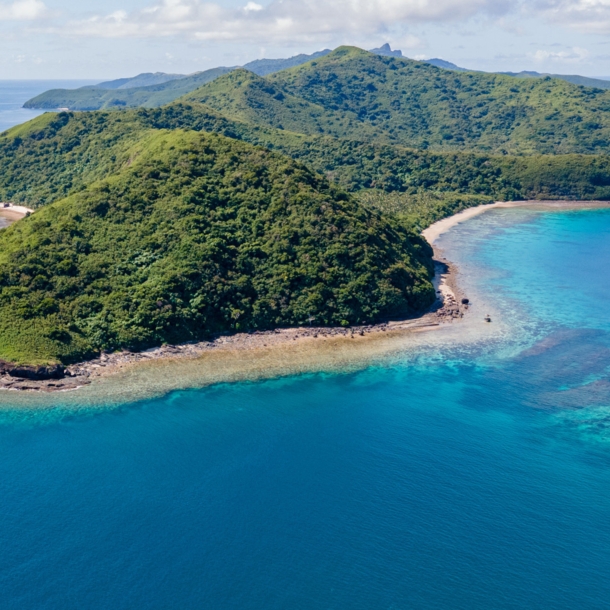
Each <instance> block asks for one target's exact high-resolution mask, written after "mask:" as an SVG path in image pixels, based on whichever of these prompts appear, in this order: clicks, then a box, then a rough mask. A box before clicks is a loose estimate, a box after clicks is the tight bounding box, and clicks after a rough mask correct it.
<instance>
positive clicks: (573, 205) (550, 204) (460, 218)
mask: <svg viewBox="0 0 610 610" xmlns="http://www.w3.org/2000/svg"><path fill="white" fill-rule="evenodd" d="M524 207H528V208H538V209H559V210H586V209H591V208H607V207H610V202H608V201H543V200H540V201H538V200H535V201H497V202H496V203H488V204H486V205H479V206H477V207H475V208H468V209H467V210H464V211H463V212H459V213H458V214H454V215H453V216H450V217H449V218H444V219H443V220H439V221H438V222H435V223H434V224H433V225H430V226H429V227H428V228H427V229H426V230H425V231H422V235H423V236H424V238H425V239H426V241H427V242H428V243H429V244H430V245H432V244H434V242H435V241H436V240H437V239H438V238H439V237H440V236H441V235H442V234H443V233H446V232H447V231H449V229H451V228H452V227H455V225H458V224H460V223H462V222H464V221H466V220H469V219H470V218H474V217H475V216H478V215H479V214H483V213H485V212H487V211H489V210H493V209H494V208H524Z"/></svg>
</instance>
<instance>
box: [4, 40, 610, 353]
mask: <svg viewBox="0 0 610 610" xmlns="http://www.w3.org/2000/svg"><path fill="white" fill-rule="evenodd" d="M259 68H261V69H262V66H259ZM153 76H154V75H153ZM195 76H196V75H195ZM181 80H183V79H174V80H172V81H169V82H167V83H162V84H159V85H155V86H158V87H162V89H161V90H159V91H158V92H157V93H159V95H165V94H166V93H167V90H166V89H163V87H165V86H166V85H167V86H168V87H171V86H175V85H176V84H179V83H180V81H181ZM515 83H516V84H515ZM115 84H116V83H115ZM191 85H192V83H191ZM121 86H122V85H121ZM140 89H141V88H138V87H134V88H131V89H129V88H127V89H113V90H107V91H106V93H110V94H112V95H115V94H123V93H126V92H132V93H134V94H135V95H138V91H139V90H140ZM147 89H150V87H148V88H147ZM174 92H175V89H174ZM172 95H173V94H172ZM134 99H135V98H134ZM147 99H151V98H147ZM159 99H161V98H159ZM155 104H156V103H155ZM155 104H151V105H155ZM609 104H610V92H603V91H599V90H596V89H584V88H579V87H576V86H574V85H570V84H568V83H565V82H561V81H553V80H548V79H547V80H545V79H531V80H526V79H514V78H513V77H510V76H497V75H485V74H474V73H466V72H464V73H460V72H450V71H447V70H443V69H440V68H436V67H434V66H431V65H427V64H424V63H420V62H413V61H410V60H405V59H401V58H394V57H379V56H376V55H371V54H369V53H365V52H363V51H360V50H358V49H352V48H342V49H339V50H337V51H335V52H332V53H329V54H326V55H324V56H321V57H318V58H316V59H315V61H311V62H309V63H307V64H303V65H301V66H300V67H296V68H291V69H289V70H286V71H284V72H280V73H277V74H276V75H274V76H270V77H268V78H262V77H260V76H257V75H255V74H253V73H252V72H249V71H247V70H242V69H236V70H232V71H230V72H228V73H226V74H224V75H222V76H220V77H218V78H216V79H215V80H213V81H211V82H208V83H207V84H204V85H203V86H201V87H199V88H198V89H197V90H196V91H193V92H191V93H189V94H188V95H187V96H185V97H183V98H182V99H181V100H179V101H177V102H174V103H171V104H168V105H165V106H163V107H159V108H132V109H112V110H104V111H96V112H60V113H48V114H45V115H43V116H41V117H38V118H37V119H35V120H33V121H31V122H30V123H27V124H25V125H21V126H18V127H16V128H14V129H11V130H9V131H8V132H5V133H4V134H1V135H0V200H3V201H13V202H15V203H22V204H26V205H29V206H32V207H35V208H40V209H39V210H38V211H37V212H36V214H34V215H33V216H31V217H30V218H26V219H24V220H23V221H20V222H19V223H17V224H15V225H14V226H12V227H11V228H9V229H3V230H0V359H9V360H13V361H22V362H25V361H27V362H30V363H33V362H37V363H43V362H55V361H63V362H69V361H73V360H76V359H79V358H83V357H86V356H88V355H91V354H93V353H95V352H98V351H99V350H101V349H114V348H119V347H128V348H132V349H141V348H144V347H149V346H153V345H158V344H160V343H163V342H181V341H186V340H191V339H201V338H204V337H208V336H210V335H211V334H214V333H226V332H232V331H237V330H254V329H268V328H275V327H278V326H286V325H301V324H306V323H309V321H310V319H311V320H312V322H313V321H315V323H316V324H321V325H337V324H343V325H346V324H356V323H363V322H373V321H377V320H381V319H387V318H393V317H404V316H409V315H413V314H415V313H417V312H418V311H421V310H422V309H424V308H425V307H427V306H428V305H429V304H430V302H431V300H432V299H433V297H434V291H433V289H432V285H431V283H430V279H431V273H432V261H431V250H430V248H429V247H428V246H427V245H426V244H425V243H424V242H423V241H422V239H421V238H420V237H419V232H420V231H421V230H422V229H424V228H425V227H426V226H428V225H429V224H431V223H432V222H434V221H436V220H438V219H440V218H443V217H445V216H448V215H450V214H452V213H454V212H456V211H459V210H461V209H464V208H467V207H470V206H472V205H478V204H480V203H488V202H490V201H493V200H497V199H505V200H506V199H527V198H566V199H610V156H607V155H606V154H598V153H606V152H607V150H606V149H607V136H608V129H609V125H608V110H609V109H610V106H609ZM407 145H408V146H407ZM507 151H510V152H515V153H519V154H506V152H507ZM579 151H580V152H579ZM540 152H545V153H557V152H561V153H566V154H539V153H540ZM525 153H527V154H525ZM567 153H569V154H567ZM583 153H587V154H583ZM589 153H596V154H589Z"/></svg>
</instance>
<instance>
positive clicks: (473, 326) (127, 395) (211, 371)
mask: <svg viewBox="0 0 610 610" xmlns="http://www.w3.org/2000/svg"><path fill="white" fill-rule="evenodd" d="M513 207H531V208H536V209H563V210H565V209H574V210H579V209H595V208H600V207H605V208H607V207H610V202H567V201H524V202H497V203H494V204H487V205H482V206H478V207H476V208H470V209H468V210H465V211H463V212H460V213H458V214H455V215H454V216H451V217H449V218H446V219H443V220H441V221H439V222H437V223H435V224H433V225H432V226H430V227H429V228H428V229H426V230H425V231H423V233H422V235H423V236H424V237H425V238H426V240H427V241H428V242H429V243H430V244H431V245H432V247H433V249H434V259H435V272H436V273H435V277H434V287H435V290H436V294H437V299H436V302H435V304H434V305H433V306H432V308H431V309H430V310H429V311H428V312H426V313H424V314H423V315H422V316H420V317H417V318H413V319H409V320H403V321H397V322H388V323H382V324H376V325H367V326H361V327H351V328H314V327H304V328H290V329H279V330H275V331H266V332H254V333H249V334H246V333H242V334H236V335H231V336H223V337H218V338H216V339H215V340H213V341H204V342H199V343H189V344H183V345H165V346H162V347H159V348H155V349H151V350H148V351H145V352H140V353H132V352H127V351H121V352H115V353H111V354H110V353H108V354H101V355H100V357H99V358H96V359H94V360H91V361H87V362H83V363H79V364H76V365H73V366H70V367H67V373H68V374H67V376H66V377H65V378H64V379H60V380H47V381H30V380H27V379H21V378H16V377H10V376H9V375H7V374H5V375H0V389H3V390H5V391H4V392H1V393H0V394H1V395H3V396H5V397H6V396H8V395H9V394H10V395H11V396H12V397H15V396H16V394H27V395H34V394H37V395H45V394H48V393H61V394H62V396H64V398H65V397H67V396H68V394H72V395H74V396H75V397H77V396H78V397H79V398H82V399H84V400H88V399H92V398H93V397H94V396H95V395H96V394H100V393H102V394H104V395H106V396H108V397H109V400H110V401H113V400H118V401H119V402H124V401H127V400H134V399H136V398H137V397H138V396H140V393H142V394H141V396H144V395H150V394H151V393H153V394H156V393H163V392H164V391H165V392H167V391H171V390H173V389H184V388H189V387H191V388H193V387H203V386H206V385H210V384H212V383H222V382H231V381H241V380H248V379H262V378H270V377H277V376H283V375H286V374H296V373H307V372H321V371H334V370H349V369H350V367H355V366H357V367H361V366H366V365H370V364H372V363H374V362H375V361H376V359H378V358H383V359H386V358H387V357H388V356H391V354H393V353H397V352H398V351H401V352H402V353H403V354H404V351H405V350H406V349H408V348H410V347H415V346H417V345H421V344H422V342H423V343H426V342H427V343H430V342H431V341H432V342H437V341H438V340H440V338H441V336H442V340H448V341H451V342H457V343H460V342H463V341H465V340H466V338H467V337H477V338H481V337H489V336H491V335H493V334H494V333H495V332H498V331H499V330H500V328H499V326H500V325H499V324H494V325H491V324H486V323H485V321H484V320H483V318H481V319H479V318H478V317H476V316H479V314H481V312H480V311H479V307H477V308H476V310H477V313H476V316H473V315H472V313H473V312H472V309H471V307H470V304H469V303H462V299H466V298H467V297H466V296H465V295H464V294H463V293H462V290H461V288H460V285H459V282H458V274H459V270H458V269H457V268H456V266H455V264H454V263H452V262H451V261H448V260H446V259H445V258H444V255H443V252H442V251H441V250H440V249H439V248H438V246H435V242H436V241H437V240H438V239H439V237H440V236H441V235H442V234H444V233H446V232H447V231H448V230H450V229H451V228H452V227H454V226H456V225H458V224H460V223H462V222H465V221H466V220H469V219H471V218H474V217H476V216H478V215H480V214H482V213H485V212H487V211H488V210H491V209H494V208H513ZM469 314H470V315H469ZM464 318H466V320H467V321H468V322H469V323H468V324H464V323H463V322H465V321H466V320H464ZM494 321H495V320H494ZM454 322H460V324H459V325H458V327H456V328H455V331H454V332H451V331H449V332H447V331H448V329H451V327H452V326H453V323H454ZM430 331H436V333H433V335H436V337H435V338H434V339H432V335H430ZM424 336H425V337H426V339H424ZM127 388H131V389H130V390H127ZM74 390H78V391H76V392H75V391H74Z"/></svg>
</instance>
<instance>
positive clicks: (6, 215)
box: [0, 202, 34, 226]
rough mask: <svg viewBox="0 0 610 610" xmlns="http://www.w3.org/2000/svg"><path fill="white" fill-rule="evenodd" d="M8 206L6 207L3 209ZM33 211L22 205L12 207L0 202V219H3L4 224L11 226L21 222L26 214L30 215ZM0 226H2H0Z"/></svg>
mask: <svg viewBox="0 0 610 610" xmlns="http://www.w3.org/2000/svg"><path fill="white" fill-rule="evenodd" d="M6 205H8V207H4V206H6ZM33 212H34V210H33V209H32V208H27V207H25V206H23V205H13V204H6V203H2V202H0V219H4V220H5V221H6V222H5V223H4V224H6V225H8V224H12V223H14V222H17V221H18V220H21V219H22V218H23V217H24V216H26V215H27V214H32V213H33ZM0 226H2V225H0Z"/></svg>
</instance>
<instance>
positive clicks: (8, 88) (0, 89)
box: [0, 80, 99, 133]
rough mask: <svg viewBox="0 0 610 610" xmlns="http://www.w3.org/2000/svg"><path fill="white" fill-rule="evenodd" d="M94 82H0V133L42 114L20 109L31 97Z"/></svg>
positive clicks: (41, 112)
mask: <svg viewBox="0 0 610 610" xmlns="http://www.w3.org/2000/svg"><path fill="white" fill-rule="evenodd" d="M96 82H99V81H91V80H36V81H33V80H0V133H2V132H3V131H6V130H7V129H9V128H11V127H14V126H15V125H19V124H20V123H25V122H26V121H29V120H31V119H33V118H35V117H37V116H39V115H41V114H43V112H44V111H43V110H26V109H25V108H22V106H23V104H24V103H25V102H27V101H28V100H30V99H32V98H33V97H36V96H37V95H40V94H41V93H44V92H45V91H48V90H49V89H76V88H77V87H84V86H85V85H93V84H95V83H96Z"/></svg>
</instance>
